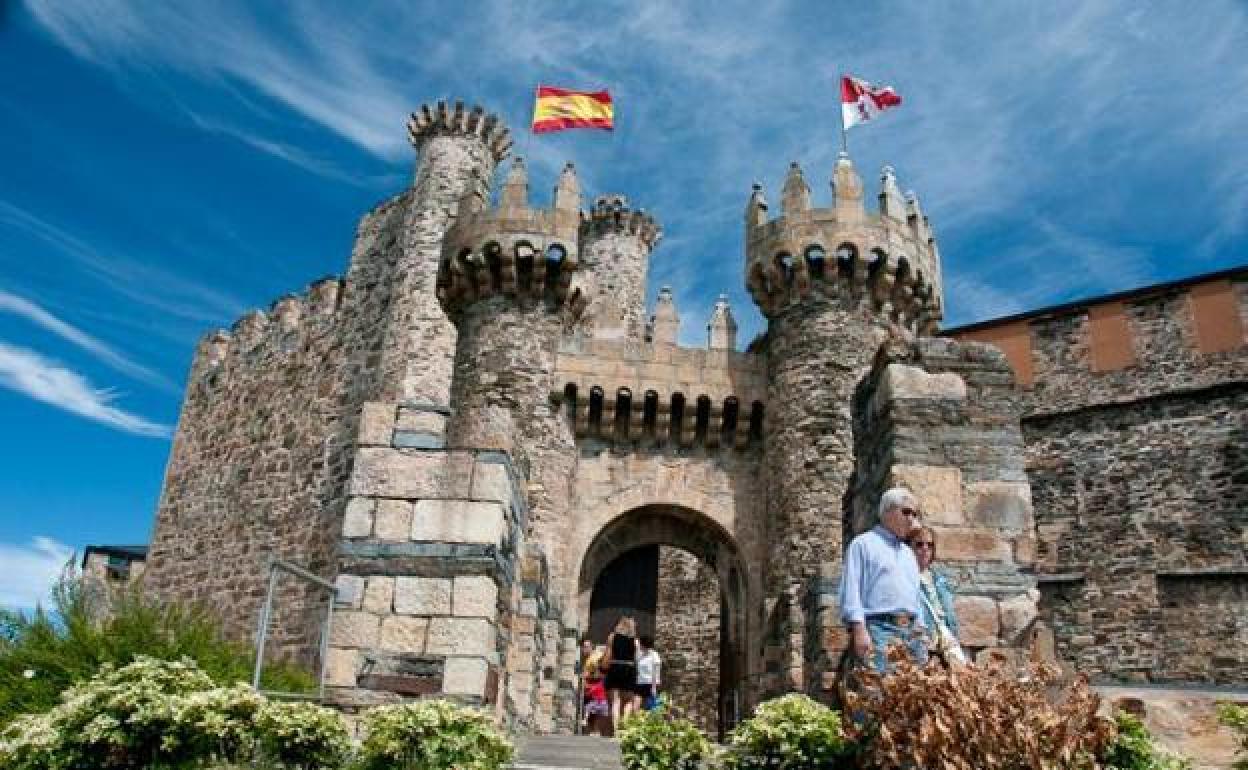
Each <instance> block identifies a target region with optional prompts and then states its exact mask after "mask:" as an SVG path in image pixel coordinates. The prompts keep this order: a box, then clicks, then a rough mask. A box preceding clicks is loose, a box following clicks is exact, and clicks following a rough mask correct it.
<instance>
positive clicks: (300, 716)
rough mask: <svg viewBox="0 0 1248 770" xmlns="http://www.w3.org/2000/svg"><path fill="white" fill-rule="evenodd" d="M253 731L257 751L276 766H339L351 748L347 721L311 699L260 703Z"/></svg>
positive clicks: (308, 767) (307, 767)
mask: <svg viewBox="0 0 1248 770" xmlns="http://www.w3.org/2000/svg"><path fill="white" fill-rule="evenodd" d="M255 733H256V738H257V741H258V743H259V747H260V755H261V756H262V757H263V758H264V759H265V760H266V761H267V762H269V763H270V764H272V765H275V766H278V767H286V768H306V769H309V770H310V768H319V767H338V766H339V765H341V764H342V763H343V761H345V759H346V757H347V756H348V754H349V753H350V751H351V733H350V731H348V730H347V725H346V722H344V721H343V719H342V717H341V716H340V715H339V714H338V712H337V711H334V710H333V709H327V708H325V707H324V706H318V705H316V704H314V703H282V702H277V701H268V702H265V703H263V704H261V706H260V710H259V711H258V712H256V721H255Z"/></svg>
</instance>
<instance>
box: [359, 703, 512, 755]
mask: <svg viewBox="0 0 1248 770" xmlns="http://www.w3.org/2000/svg"><path fill="white" fill-rule="evenodd" d="M364 730H365V738H364V742H363V743H362V744H361V746H360V749H359V767H360V770H499V768H501V767H502V766H503V765H505V764H507V763H508V762H510V761H511V756H512V753H513V748H512V745H511V742H510V741H508V740H507V739H506V738H505V737H504V736H503V734H502V733H500V732H499V730H498V728H497V727H496V726H495V725H494V722H493V720H491V718H490V716H489V715H488V714H486V713H484V712H482V711H478V710H476V709H471V708H466V707H463V706H457V705H455V704H453V703H448V702H447V701H440V700H431V701H423V702H420V703H405V704H402V705H397V706H379V707H377V708H375V709H372V710H370V711H369V712H368V713H367V714H365V716H364Z"/></svg>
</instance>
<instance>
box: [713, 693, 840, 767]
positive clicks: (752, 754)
mask: <svg viewBox="0 0 1248 770" xmlns="http://www.w3.org/2000/svg"><path fill="white" fill-rule="evenodd" d="M729 748H730V751H729V755H728V758H729V763H730V765H731V766H732V767H735V768H739V770H754V769H755V768H759V769H760V770H761V768H770V769H772V770H774V769H775V768H782V769H783V770H827V768H834V767H838V766H841V765H844V766H848V759H847V757H848V755H849V753H850V751H851V748H852V745H851V744H850V742H849V741H848V740H846V738H845V733H844V731H843V730H842V729H841V717H840V714H838V713H837V712H836V711H834V710H832V709H830V708H828V707H827V706H824V705H822V704H820V703H817V702H816V701H814V700H812V699H810V698H809V697H807V696H805V695H785V696H783V697H780V698H776V699H774V700H769V701H767V702H766V703H763V704H762V705H761V706H759V707H758V709H757V710H756V711H755V712H754V716H753V717H751V718H750V719H748V720H746V721H745V722H743V723H741V725H739V726H738V727H737V729H735V730H733V731H732V737H731V739H730V741H729Z"/></svg>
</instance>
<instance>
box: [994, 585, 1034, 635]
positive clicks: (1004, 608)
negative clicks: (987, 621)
mask: <svg viewBox="0 0 1248 770" xmlns="http://www.w3.org/2000/svg"><path fill="white" fill-rule="evenodd" d="M1039 601H1040V593H1039V592H1038V591H1035V590H1034V589H1033V590H1032V591H1029V592H1027V593H1025V594H1020V595H1019V596H1012V597H1010V598H1009V599H1003V600H1002V601H1001V602H1000V605H999V607H1000V611H1001V638H1003V639H1005V641H1006V643H1007V644H1012V643H1013V642H1015V641H1016V640H1017V639H1018V637H1019V635H1020V634H1022V633H1023V632H1024V631H1026V630H1027V629H1028V628H1029V627H1030V626H1031V623H1032V621H1034V620H1035V619H1036V615H1037V603H1038V602H1039Z"/></svg>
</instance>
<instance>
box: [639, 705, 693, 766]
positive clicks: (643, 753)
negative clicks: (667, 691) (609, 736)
mask: <svg viewBox="0 0 1248 770" xmlns="http://www.w3.org/2000/svg"><path fill="white" fill-rule="evenodd" d="M616 736H617V737H618V738H619V740H620V756H621V758H622V759H623V762H624V766H625V767H626V768H628V770H694V768H697V767H698V765H699V763H700V762H701V761H702V760H704V759H706V758H707V756H709V755H710V753H711V742H710V741H709V740H707V738H706V736H705V735H703V734H702V733H701V731H699V730H698V728H697V727H695V726H694V724H693V723H692V722H690V721H689V720H687V719H681V718H678V717H674V716H672V715H671V713H670V712H668V710H667V709H666V708H665V707H663V706H660V707H659V708H656V709H653V710H651V711H642V712H639V713H637V714H634V715H632V716H630V717H628V718H627V719H624V720H623V721H621V723H620V728H619V730H617V731H616Z"/></svg>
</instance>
